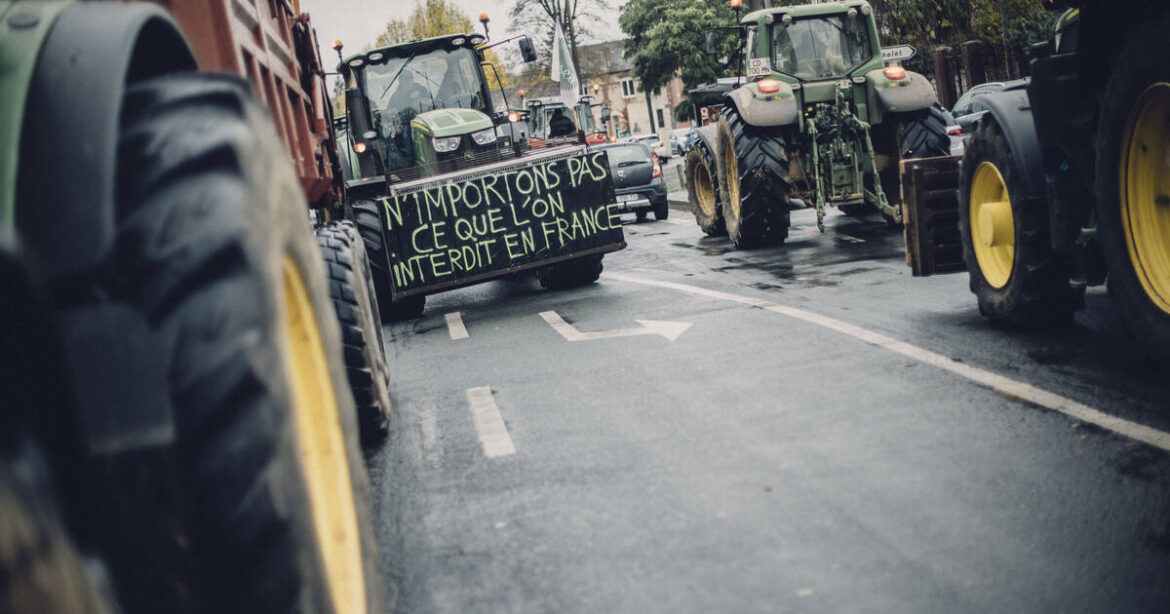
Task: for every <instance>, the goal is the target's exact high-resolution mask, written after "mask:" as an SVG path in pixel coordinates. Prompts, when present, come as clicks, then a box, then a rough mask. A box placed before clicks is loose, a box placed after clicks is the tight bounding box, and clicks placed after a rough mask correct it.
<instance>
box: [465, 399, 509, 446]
mask: <svg viewBox="0 0 1170 614" xmlns="http://www.w3.org/2000/svg"><path fill="white" fill-rule="evenodd" d="M467 403H468V405H470V406H471V419H472V420H474V421H475V432H476V434H478V435H479V444H480V445H481V446H483V453H484V455H485V456H487V457H488V458H497V457H500V456H508V455H509V454H515V453H516V446H515V445H513V444H512V436H511V435H509V434H508V427H507V425H505V424H504V417H503V416H501V415H500V409H499V408H498V407H496V400H495V399H494V398H492V389H491V388H490V387H488V386H479V387H476V388H468V389H467Z"/></svg>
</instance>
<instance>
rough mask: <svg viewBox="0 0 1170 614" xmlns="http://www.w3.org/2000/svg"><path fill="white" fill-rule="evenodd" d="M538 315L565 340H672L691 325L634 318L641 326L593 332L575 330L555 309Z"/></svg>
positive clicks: (688, 323)
mask: <svg viewBox="0 0 1170 614" xmlns="http://www.w3.org/2000/svg"><path fill="white" fill-rule="evenodd" d="M540 317H542V318H544V321H545V322H548V325H549V326H551V327H553V330H555V331H557V332H558V333H560V334H561V336H562V337H564V338H565V340H566V341H594V340H596V339H613V338H615V337H636V336H638V335H662V336H663V337H665V338H666V340H667V341H674V340H675V339H678V337H679V335H681V334H683V332H685V331H686V330H687V329H688V328H690V327H691V323H690V322H663V321H660V320H634V321H635V322H637V323H638V324H641V325H642V328H619V329H617V330H602V331H594V332H586V333H583V332H581V331H579V330H577V327H576V326H573V325H572V324H569V323H568V322H566V321H565V319H564V318H562V317H561V315H560V314H559V313H557V312H555V311H542V312H540Z"/></svg>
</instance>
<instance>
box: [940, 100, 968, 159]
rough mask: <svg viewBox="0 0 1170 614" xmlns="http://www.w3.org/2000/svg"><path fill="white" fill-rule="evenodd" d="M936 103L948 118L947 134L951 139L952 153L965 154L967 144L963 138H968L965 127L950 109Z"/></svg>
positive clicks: (956, 154) (954, 154) (942, 113)
mask: <svg viewBox="0 0 1170 614" xmlns="http://www.w3.org/2000/svg"><path fill="white" fill-rule="evenodd" d="M934 104H935V106H936V108H937V109H938V112H939V114H940V115H942V116H943V117H944V118H946V128H947V136H948V137H950V139H951V155H952V156H961V155H963V152H964V151H965V150H966V149H967V147H966V145H964V143H963V139H965V138H967V135H966V134H965V133H964V131H963V127H962V126H960V125H959V121H958V120H957V119H955V116H954V115H952V114H951V112H950V111H948V110H946V109H945V108H943V106H942V105H940V104H938V103H937V102H936V103H934Z"/></svg>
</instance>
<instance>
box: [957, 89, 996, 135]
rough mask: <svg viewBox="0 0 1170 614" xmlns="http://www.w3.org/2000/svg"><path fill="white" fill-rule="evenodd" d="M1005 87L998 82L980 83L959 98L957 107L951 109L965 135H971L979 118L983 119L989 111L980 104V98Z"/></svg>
mask: <svg viewBox="0 0 1170 614" xmlns="http://www.w3.org/2000/svg"><path fill="white" fill-rule="evenodd" d="M1004 86H1005V84H1003V83H1000V82H998V81H993V82H990V83H980V84H979V85H976V86H975V87H973V88H971V89H969V90H967V91H966V92H963V95H962V96H959V99H958V100H956V101H955V106H953V107H951V114H952V115H954V116H955V119H956V120H957V121H958V125H959V127H960V128H962V129H963V132H964V133H966V134H970V133H971V131H972V130H974V129H975V124H977V123H978V122H979V118H980V117H983V114H984V113H985V112H986V111H987V107H986V106H984V105H983V104H982V103H980V102H979V96H981V95H983V94H987V93H989V92H998V91H1001V90H1002V89H1003V88H1004Z"/></svg>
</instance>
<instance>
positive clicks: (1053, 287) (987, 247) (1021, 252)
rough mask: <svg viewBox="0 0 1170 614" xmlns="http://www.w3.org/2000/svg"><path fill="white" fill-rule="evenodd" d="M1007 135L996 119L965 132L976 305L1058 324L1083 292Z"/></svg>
mask: <svg viewBox="0 0 1170 614" xmlns="http://www.w3.org/2000/svg"><path fill="white" fill-rule="evenodd" d="M1012 160H1013V156H1012V152H1011V150H1010V146H1009V144H1008V141H1007V139H1006V138H1005V137H1004V135H1003V132H1002V131H1001V129H1000V127H999V126H998V125H997V124H996V123H995V122H994V121H983V122H980V124H979V127H978V128H976V130H975V132H974V133H973V134H971V136H970V137H968V139H967V149H966V154H965V155H964V158H963V164H962V178H961V186H962V189H961V190H960V201H959V233H960V235H961V238H962V241H963V260H964V261H965V262H966V264H967V271H968V273H969V275H970V287H971V292H973V293H974V294H975V297H976V298H977V299H978V302H979V312H980V313H981V314H983V315H984V316H985V317H987V318H988V319H989V320H991V321H992V323H994V324H996V325H999V326H1004V327H1009V328H1016V327H1023V326H1036V325H1046V326H1052V325H1060V324H1063V323H1067V322H1068V321H1069V320H1071V318H1072V314H1073V312H1074V311H1076V310H1077V309H1079V308H1080V307H1081V306H1082V304H1083V300H1084V288H1083V287H1082V288H1074V287H1073V286H1072V285H1070V283H1069V278H1070V271H1069V270H1068V267H1067V266H1066V265H1065V264H1064V263H1063V262H1062V261H1060V260H1059V259H1058V258H1057V257H1056V256H1055V254H1053V252H1052V249H1051V247H1050V243H1049V239H1048V209H1047V202H1046V200H1045V199H1044V198H1043V196H1039V197H1028V196H1026V195H1025V192H1024V187H1023V183H1022V181H1023V180H1022V179H1021V178H1020V177H1018V176H1017V175H1018V172H1017V170H1016V167H1015V165H1014V164H1013V163H1012Z"/></svg>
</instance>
